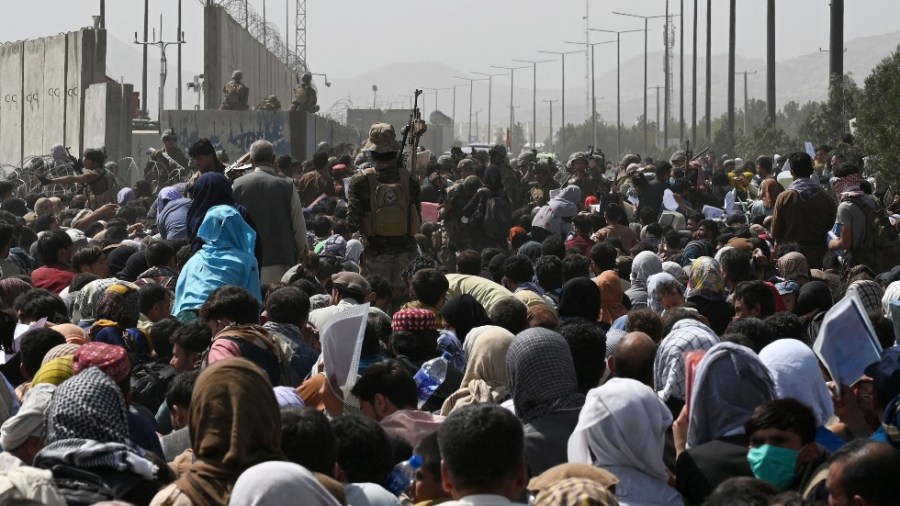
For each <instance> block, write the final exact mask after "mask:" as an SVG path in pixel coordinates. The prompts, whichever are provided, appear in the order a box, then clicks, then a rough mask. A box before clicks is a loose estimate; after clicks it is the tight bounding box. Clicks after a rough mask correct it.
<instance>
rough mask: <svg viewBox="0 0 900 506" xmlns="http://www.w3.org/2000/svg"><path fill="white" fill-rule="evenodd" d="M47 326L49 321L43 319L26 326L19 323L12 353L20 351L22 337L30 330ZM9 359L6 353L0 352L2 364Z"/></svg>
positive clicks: (15, 331)
mask: <svg viewBox="0 0 900 506" xmlns="http://www.w3.org/2000/svg"><path fill="white" fill-rule="evenodd" d="M46 325H47V319H46V318H41V319H40V320H38V321H36V322H34V323H30V324H26V323H17V324H16V330H14V331H13V345H12V348H13V349H12V353H15V352H17V351H19V346H20V345H21V343H22V336H23V335H24V334H25V333H26V332H28V331H29V330H34V329H40V328H43V327H44V326H46ZM8 359H9V357H7V356H6V353H4V352H3V351H0V364H5V363H6V361H7V360H8Z"/></svg>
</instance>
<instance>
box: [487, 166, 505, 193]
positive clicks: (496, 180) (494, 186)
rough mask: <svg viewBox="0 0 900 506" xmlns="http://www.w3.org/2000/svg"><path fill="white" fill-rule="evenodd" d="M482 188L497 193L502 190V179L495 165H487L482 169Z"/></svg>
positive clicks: (498, 168)
mask: <svg viewBox="0 0 900 506" xmlns="http://www.w3.org/2000/svg"><path fill="white" fill-rule="evenodd" d="M483 180H484V186H486V187H487V188H488V189H489V190H491V191H495V192H496V191H499V190H502V189H503V178H502V177H501V175H500V167H497V166H496V165H488V166H487V168H486V169H484V179H483Z"/></svg>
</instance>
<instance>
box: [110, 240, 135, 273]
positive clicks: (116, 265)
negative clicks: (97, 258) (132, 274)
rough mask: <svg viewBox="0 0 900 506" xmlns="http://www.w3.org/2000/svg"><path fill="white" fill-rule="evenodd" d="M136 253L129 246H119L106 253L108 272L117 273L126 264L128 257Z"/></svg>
mask: <svg viewBox="0 0 900 506" xmlns="http://www.w3.org/2000/svg"><path fill="white" fill-rule="evenodd" d="M135 253H137V249H135V248H132V247H131V246H119V247H117V248H115V249H113V250H112V251H110V252H109V253H107V254H106V265H107V266H108V267H109V272H110V274H113V273H118V272H119V271H121V270H122V269H124V268H125V266H126V265H127V264H128V258H129V257H131V255H134V254H135Z"/></svg>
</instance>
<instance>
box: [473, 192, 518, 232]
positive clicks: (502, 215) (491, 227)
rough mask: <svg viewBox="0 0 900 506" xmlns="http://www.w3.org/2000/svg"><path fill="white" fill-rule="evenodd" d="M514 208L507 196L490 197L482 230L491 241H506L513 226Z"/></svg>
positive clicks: (485, 209) (486, 205) (485, 207)
mask: <svg viewBox="0 0 900 506" xmlns="http://www.w3.org/2000/svg"><path fill="white" fill-rule="evenodd" d="M512 221H513V218H512V206H511V205H510V203H509V199H508V198H506V196H505V195H504V196H501V197H497V196H492V195H488V198H487V202H486V203H485V206H484V221H482V222H481V228H482V229H484V233H485V234H487V236H488V237H490V238H491V239H498V240H499V239H506V237H507V236H508V235H509V228H510V227H511V226H512Z"/></svg>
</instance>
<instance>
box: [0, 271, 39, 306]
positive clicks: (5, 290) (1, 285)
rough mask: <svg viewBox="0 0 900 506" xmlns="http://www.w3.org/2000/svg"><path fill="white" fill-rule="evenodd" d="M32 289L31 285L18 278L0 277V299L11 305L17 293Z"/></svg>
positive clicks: (17, 295) (20, 293)
mask: <svg viewBox="0 0 900 506" xmlns="http://www.w3.org/2000/svg"><path fill="white" fill-rule="evenodd" d="M33 289H34V287H33V286H31V285H29V284H28V283H27V282H26V281H23V280H21V279H19V278H3V279H0V300H2V301H3V302H4V303H5V304H6V305H8V306H12V305H13V304H14V303H15V302H16V299H17V298H18V297H19V295H22V294H23V293H25V292H27V291H29V290H33Z"/></svg>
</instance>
